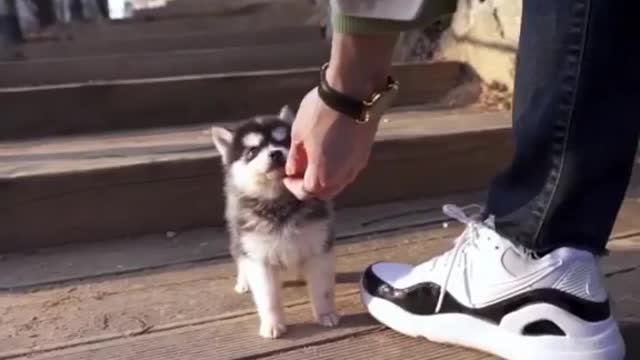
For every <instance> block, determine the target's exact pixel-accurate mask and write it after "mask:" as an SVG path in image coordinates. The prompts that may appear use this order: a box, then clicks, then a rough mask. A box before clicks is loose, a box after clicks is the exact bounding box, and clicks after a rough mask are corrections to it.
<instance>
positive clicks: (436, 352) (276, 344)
mask: <svg viewBox="0 0 640 360" xmlns="http://www.w3.org/2000/svg"><path fill="white" fill-rule="evenodd" d="M477 200H478V198H477V196H476V195H471V196H467V195H461V196H457V197H455V198H450V197H446V198H436V199H430V200H424V202H423V203H422V204H418V203H417V202H415V201H412V202H410V203H397V204H395V205H394V208H395V209H396V210H395V211H396V213H395V214H394V212H393V211H391V210H390V209H386V210H382V209H380V208H379V207H374V208H363V209H349V210H345V211H344V212H339V213H338V216H339V219H341V221H342V225H341V230H339V234H338V235H339V236H340V235H344V234H345V233H348V231H346V229H351V228H358V229H359V228H361V227H362V224H368V223H372V222H375V221H377V220H379V219H380V216H383V217H384V216H386V217H387V218H388V219H390V220H389V222H388V223H387V225H388V226H393V225H394V224H393V223H394V222H400V223H402V222H403V221H404V220H403V218H402V215H403V214H404V215H405V216H406V215H407V211H415V212H418V210H419V209H424V208H425V207H426V208H430V209H431V208H432V209H436V211H437V209H438V208H439V206H440V205H442V204H444V203H448V202H452V201H453V202H454V203H459V204H465V203H467V202H476V201H477ZM403 210H405V211H403ZM639 214H640V203H639V202H638V199H637V198H628V199H627V200H626V201H625V203H624V205H623V207H622V210H621V211H620V213H619V217H618V221H617V223H616V226H615V228H614V233H613V234H612V238H611V241H610V242H609V246H608V247H609V250H610V254H609V256H606V257H604V258H603V259H602V270H603V272H604V275H605V281H606V284H607V286H608V288H609V290H610V294H611V295H610V298H611V301H612V305H613V306H612V308H613V310H614V316H615V317H616V318H617V319H618V320H619V321H620V324H621V329H622V333H623V336H624V338H625V340H626V342H627V354H628V356H627V358H628V359H637V358H638V356H640V346H639V345H638V342H637V341H635V339H636V338H637V336H638V331H639V329H640V317H638V301H639V300H640V286H639V284H640V282H639V281H638V278H639V277H640V267H639V266H638V254H639V253H640V236H639V235H640V223H638V222H637V221H635V220H636V219H638V215H639ZM398 215H400V216H398ZM414 215H415V214H414ZM412 216H413V215H412ZM421 216H422V217H423V220H425V221H427V220H433V222H432V223H431V224H432V225H431V226H426V227H421V228H413V229H402V228H400V229H398V228H395V230H396V231H392V232H383V233H378V234H373V233H366V234H362V236H360V237H351V238H348V239H346V238H342V239H340V240H339V241H338V242H337V246H336V252H337V259H338V261H337V275H336V279H337V283H338V285H337V304H338V308H339V311H340V312H341V313H342V316H343V318H342V322H341V324H340V326H339V327H337V328H334V329H325V328H321V327H319V326H316V325H315V324H314V323H313V321H312V316H311V311H310V308H309V301H308V297H307V292H306V289H305V287H304V284H300V283H296V282H292V281H290V280H291V276H290V275H287V276H286V277H285V280H286V282H285V287H284V290H283V299H284V302H285V304H286V309H285V313H286V317H287V321H288V324H289V331H288V333H287V334H286V335H285V336H284V337H283V338H282V339H279V340H276V341H267V340H263V339H261V338H259V337H258V334H257V331H258V319H257V317H256V313H255V308H254V305H253V302H252V300H251V297H250V295H238V294H235V293H234V291H233V285H234V281H235V266H234V264H233V263H232V262H231V261H229V259H228V257H227V254H226V250H223V249H221V248H218V249H217V250H216V249H214V248H212V247H210V246H209V245H207V246H209V247H205V248H206V249H207V250H205V251H202V250H201V248H203V246H202V244H203V243H207V244H210V243H225V242H226V241H227V238H226V235H225V234H224V233H223V232H221V231H219V230H217V229H209V230H203V232H202V233H185V234H178V235H177V236H176V237H175V238H166V237H165V236H164V234H157V235H155V239H147V238H145V239H136V238H130V239H122V240H121V241H120V242H107V243H87V244H83V245H81V246H77V245H76V246H75V247H68V246H67V247H62V248H57V249H47V250H44V251H40V252H35V253H32V254H10V255H6V256H5V257H4V258H2V259H0V282H3V281H4V282H5V283H6V282H7V281H8V282H12V283H14V284H20V283H21V282H22V278H30V279H31V280H30V281H31V285H30V286H26V287H19V286H16V287H15V288H14V289H13V290H11V291H3V292H0V314H2V315H3V317H2V321H3V323H2V325H3V326H1V327H0V359H1V360H10V359H11V360H14V359H15V360H18V359H19V360H26V359H30V360H45V359H46V360H89V359H90V360H103V359H104V360H106V359H108V360H171V359H189V360H200V359H203V360H204V359H207V360H208V359H216V360H240V359H273V360H276V359H283V360H294V359H296V360H297V359H300V360H302V359H304V360H316V359H317V360H320V359H322V360H330V359H331V360H333V359H356V360H378V359H380V360H383V359H384V360H406V359H442V360H454V359H458V360H471V359H473V360H479V359H494V357H491V356H489V355H485V354H481V353H479V352H475V351H471V350H466V349H462V348H456V347H450V346H446V345H439V344H435V343H431V342H429V341H427V340H425V339H413V338H408V337H404V336H401V335H400V334H397V333H395V332H393V331H391V330H388V329H386V328H384V327H383V326H382V325H381V324H379V323H378V322H376V321H375V320H374V319H372V318H371V317H370V316H369V315H368V314H367V313H366V310H365V309H364V307H363V306H362V305H361V303H360V300H359V296H358V289H359V280H360V276H361V273H362V271H363V270H364V269H365V268H366V267H367V266H368V265H369V264H371V263H373V262H376V261H381V260H384V261H398V262H406V263H411V264H418V263H420V262H423V261H424V260H426V259H428V258H431V257H433V256H435V255H438V254H440V253H442V252H443V251H445V250H447V249H449V248H451V246H452V242H453V239H454V238H455V237H456V236H458V235H459V234H460V232H461V231H462V227H461V226H460V225H459V224H456V223H450V225H449V226H443V219H442V218H441V217H440V215H439V214H436V213H435V212H433V213H422V215H421ZM444 221H447V220H444ZM447 224H449V223H447ZM345 231H346V232H345ZM198 253H201V254H202V255H201V256H200V258H197V259H196V258H193V260H192V261H188V260H187V261H185V262H184V263H182V264H176V263H175V262H173V260H174V259H175V258H176V257H183V256H184V255H185V254H198ZM140 254H145V255H142V256H141V255H140ZM147 256H148V257H151V258H154V259H156V262H155V263H146V266H142V267H140V264H139V263H140V262H141V260H142V262H144V261H146V260H147V259H145V257H147ZM141 258H142V259H141ZM163 261H164V262H163ZM94 264H97V266H94ZM108 266H110V267H111V268H112V269H113V272H112V273H111V274H108V273H104V272H103V271H102V270H103V269H104V268H105V267H108ZM123 268H124V269H131V268H136V270H135V271H129V272H124V271H119V269H120V270H121V269H123ZM47 270H48V271H47ZM56 272H58V273H66V274H67V276H69V277H70V278H67V279H64V278H58V280H56V281H53V282H47V281H40V282H39V281H38V280H39V279H40V280H42V279H51V278H52V275H51V274H52V273H56ZM38 283H40V284H41V285H37V284H38Z"/></svg>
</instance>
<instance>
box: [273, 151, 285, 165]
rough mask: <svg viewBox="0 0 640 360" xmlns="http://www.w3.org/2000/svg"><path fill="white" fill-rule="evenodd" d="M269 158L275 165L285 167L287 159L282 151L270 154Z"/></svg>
mask: <svg viewBox="0 0 640 360" xmlns="http://www.w3.org/2000/svg"><path fill="white" fill-rule="evenodd" d="M269 157H270V158H271V161H273V163H274V164H276V165H278V166H284V163H285V158H284V154H283V153H282V151H278V150H275V151H272V152H270V153H269Z"/></svg>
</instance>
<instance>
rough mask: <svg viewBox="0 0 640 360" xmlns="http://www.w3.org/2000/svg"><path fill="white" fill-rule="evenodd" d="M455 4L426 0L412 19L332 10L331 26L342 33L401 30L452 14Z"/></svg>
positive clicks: (427, 23)
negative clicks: (391, 18)
mask: <svg viewBox="0 0 640 360" xmlns="http://www.w3.org/2000/svg"><path fill="white" fill-rule="evenodd" d="M456 5H457V1H456V0H430V1H427V3H426V4H425V6H424V8H423V9H422V14H421V15H420V16H419V17H418V18H417V19H415V20H413V21H396V20H385V19H372V18H359V17H353V16H347V15H343V14H340V13H338V12H336V11H333V12H332V14H331V25H332V26H333V31H335V32H338V33H343V34H376V33H390V32H403V31H408V30H412V29H415V28H421V27H426V26H428V25H430V24H431V23H433V22H435V21H436V20H438V19H440V18H442V17H445V16H450V15H452V14H453V13H454V12H455V11H456Z"/></svg>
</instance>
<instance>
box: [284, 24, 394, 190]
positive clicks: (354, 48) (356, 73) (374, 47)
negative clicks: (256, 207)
mask: <svg viewBox="0 0 640 360" xmlns="http://www.w3.org/2000/svg"><path fill="white" fill-rule="evenodd" d="M396 39H397V34H379V35H366V36H365V35H360V36H357V35H344V34H338V33H336V34H334V36H333V38H332V49H331V60H330V62H329V67H328V69H327V73H326V74H327V82H328V83H329V85H330V86H331V87H333V88H335V89H336V90H338V91H340V92H342V93H345V94H347V95H350V96H352V97H354V98H357V99H368V97H369V96H371V94H372V93H373V92H374V91H376V90H379V89H382V88H384V86H385V85H386V81H387V76H388V75H389V68H390V63H391V55H392V53H393V48H394V45H395V42H396ZM378 120H379V119H376V120H375V121H371V122H368V123H365V124H359V123H357V122H356V121H355V119H351V118H349V117H348V116H346V115H343V114H340V113H338V112H336V111H334V110H333V109H331V108H329V107H328V106H327V105H325V104H324V102H323V101H322V100H321V99H320V97H319V95H318V92H317V90H316V89H313V90H311V91H310V92H309V93H308V94H307V95H306V96H305V97H304V99H303V100H302V102H301V104H300V108H299V110H298V114H297V115H296V119H295V121H294V123H293V130H292V131H293V132H292V136H291V140H292V141H291V149H290V151H289V158H288V159H287V177H286V178H285V179H284V184H285V186H287V188H288V189H289V190H290V191H291V192H292V193H293V194H294V195H295V196H296V197H298V198H299V199H307V198H311V197H317V198H320V199H331V198H333V197H334V196H336V195H337V194H338V193H340V192H341V191H342V190H343V189H344V188H345V187H346V186H347V185H349V184H350V183H351V182H353V180H354V179H355V178H356V176H357V175H358V173H360V171H362V169H364V167H365V166H366V165H367V161H368V159H369V154H370V153H371V145H372V144H373V140H374V137H375V134H376V130H377V129H378Z"/></svg>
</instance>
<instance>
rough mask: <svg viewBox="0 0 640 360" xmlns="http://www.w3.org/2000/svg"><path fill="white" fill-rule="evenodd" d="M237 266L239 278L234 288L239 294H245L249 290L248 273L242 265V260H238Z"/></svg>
mask: <svg viewBox="0 0 640 360" xmlns="http://www.w3.org/2000/svg"><path fill="white" fill-rule="evenodd" d="M236 266H237V267H238V279H237V281H236V286H235V287H234V290H235V291H236V292H237V293H238V294H245V293H247V292H249V280H247V273H246V270H245V269H244V266H243V265H242V261H240V260H236Z"/></svg>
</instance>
